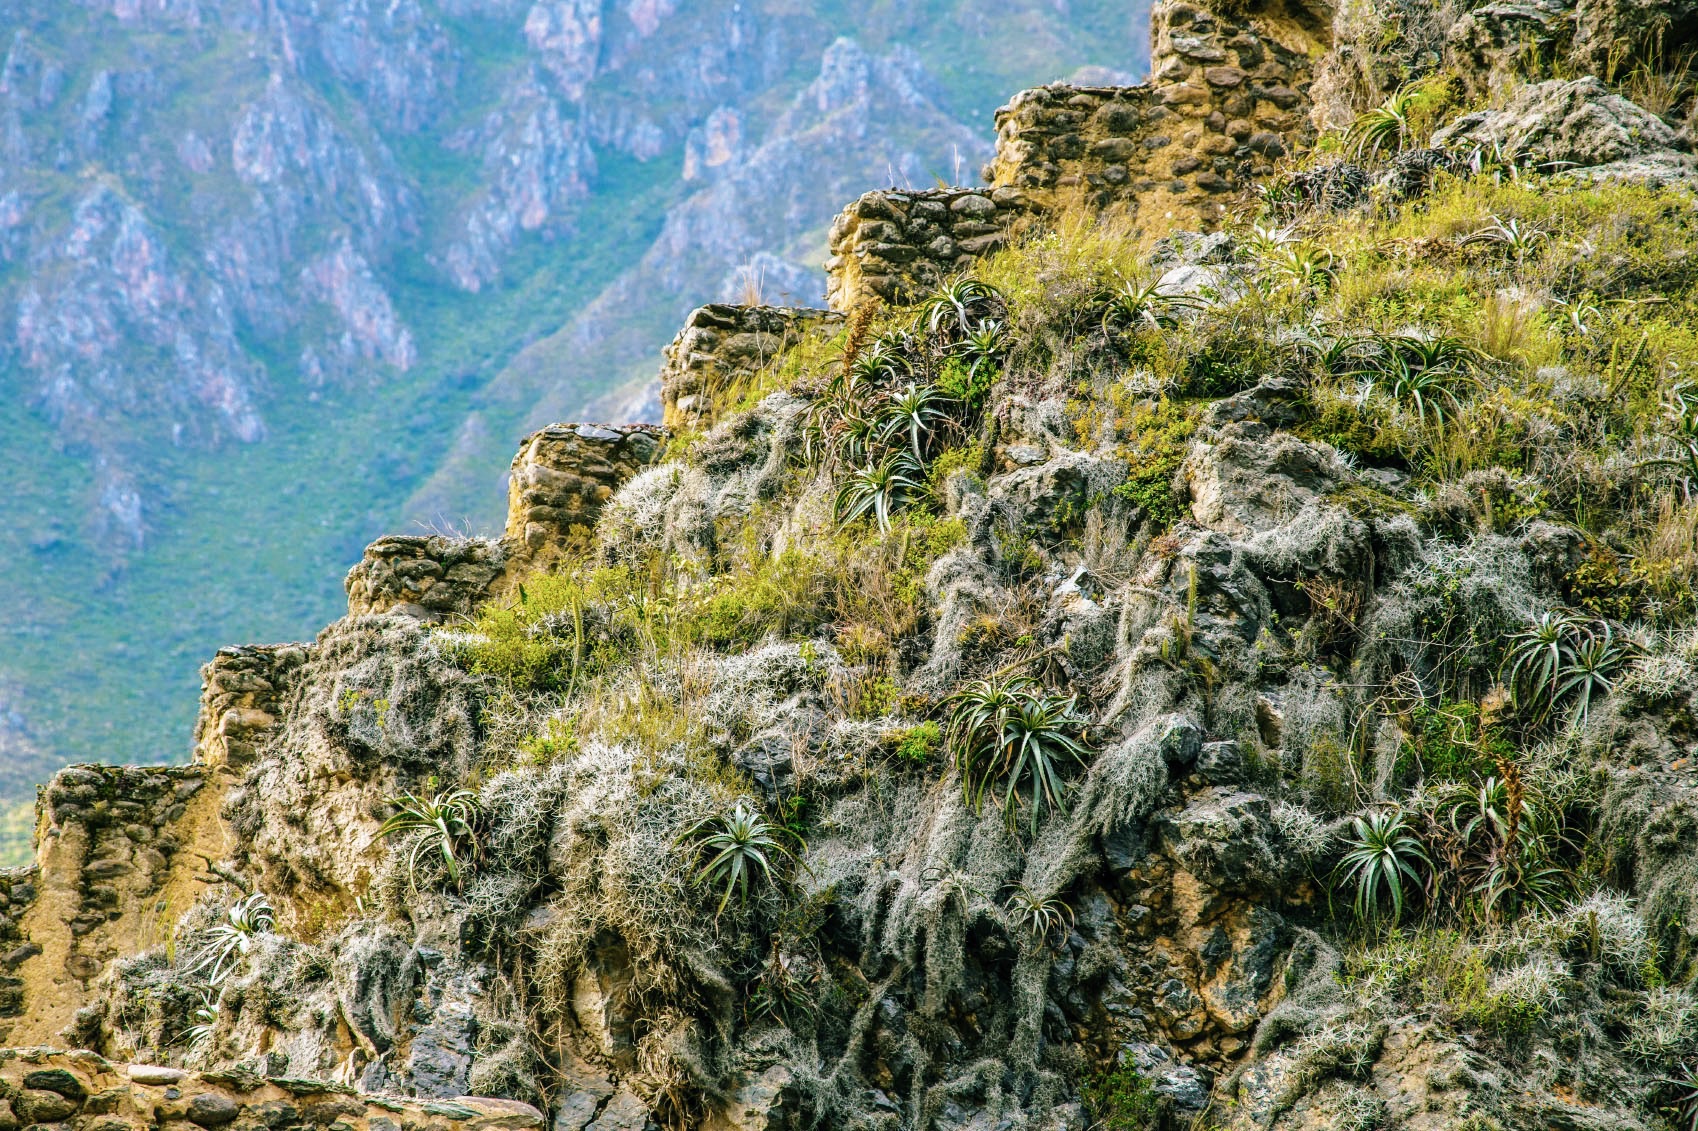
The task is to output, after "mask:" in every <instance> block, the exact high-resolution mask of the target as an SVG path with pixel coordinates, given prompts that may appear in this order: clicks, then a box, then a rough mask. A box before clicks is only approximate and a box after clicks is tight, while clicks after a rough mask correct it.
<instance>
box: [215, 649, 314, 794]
mask: <svg viewBox="0 0 1698 1131" xmlns="http://www.w3.org/2000/svg"><path fill="white" fill-rule="evenodd" d="M311 649H312V645H310V644H245V645H240V646H237V647H232V648H220V649H219V650H218V654H217V655H216V656H214V657H213V658H212V660H211V661H210V662H208V663H206V664H203V665H202V666H201V669H200V679H201V687H200V714H199V715H198V717H197V718H196V719H195V755H194V760H195V761H196V762H197V763H199V764H201V765H205V766H230V767H233V768H237V769H240V768H242V767H244V766H246V765H248V763H250V762H252V761H253V759H254V755H255V754H256V753H257V752H258V750H259V747H260V746H261V745H262V744H263V743H264V742H265V740H266V739H267V738H269V737H270V736H271V732H272V731H273V729H274V728H275V727H276V726H277V719H278V716H279V715H280V714H281V712H282V706H283V699H284V695H285V688H286V681H287V679H288V676H289V673H290V672H292V671H294V670H295V669H296V668H298V667H300V666H301V664H303V663H305V662H306V658H307V655H308V653H309V652H310V651H311Z"/></svg>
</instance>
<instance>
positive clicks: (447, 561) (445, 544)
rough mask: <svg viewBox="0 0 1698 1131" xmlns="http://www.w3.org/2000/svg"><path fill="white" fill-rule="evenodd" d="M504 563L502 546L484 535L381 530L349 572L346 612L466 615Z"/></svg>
mask: <svg viewBox="0 0 1698 1131" xmlns="http://www.w3.org/2000/svg"><path fill="white" fill-rule="evenodd" d="M506 564H507V549H506V547H504V546H503V545H502V544H501V543H500V542H496V541H493V540H491V539H488V538H445V537H443V536H441V535H436V534H432V535H428V536H419V535H406V534H390V535H386V536H384V537H382V538H379V539H378V540H377V541H375V542H373V543H372V544H371V545H369V546H367V547H366V551H365V554H364V556H362V557H361V558H360V560H359V562H358V564H356V565H355V566H354V568H353V569H351V570H349V571H348V578H347V581H346V582H344V586H345V587H346V589H347V591H348V615H349V616H356V617H357V616H366V615H369V614H373V613H388V612H401V613H407V614H409V615H411V616H414V617H417V618H419V619H420V620H429V621H441V620H446V619H449V618H451V617H453V616H455V615H470V614H471V613H472V612H473V610H475V609H476V608H477V606H478V605H480V604H482V603H483V602H484V600H486V599H487V598H488V597H489V595H490V591H491V589H492V587H493V586H494V585H495V582H496V580H497V579H498V578H500V576H501V573H502V570H503V569H504V568H505V566H506Z"/></svg>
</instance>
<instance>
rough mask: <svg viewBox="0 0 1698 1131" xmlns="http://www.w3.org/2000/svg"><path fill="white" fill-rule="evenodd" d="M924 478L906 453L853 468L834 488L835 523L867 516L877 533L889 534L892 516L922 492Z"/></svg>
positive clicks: (920, 466)
mask: <svg viewBox="0 0 1698 1131" xmlns="http://www.w3.org/2000/svg"><path fill="white" fill-rule="evenodd" d="M924 477H925V465H924V464H922V463H921V462H920V461H919V460H918V459H916V458H914V457H913V456H912V455H910V454H909V453H908V452H907V451H905V450H903V451H894V452H889V453H887V454H886V455H885V456H884V458H883V459H881V460H879V461H878V462H877V463H870V464H868V465H867V466H865V467H860V468H856V469H855V470H853V471H851V472H850V473H849V474H848V476H847V477H846V478H845V479H844V481H843V485H842V486H841V487H839V488H838V489H837V501H836V510H837V522H838V524H839V525H844V524H847V523H850V522H853V521H855V520H856V519H858V518H864V517H866V516H869V515H870V516H872V518H873V520H874V522H876V523H877V524H878V528H879V531H880V532H881V533H885V534H888V533H889V532H890V519H891V516H892V515H893V514H895V513H896V512H897V511H899V510H901V509H902V508H903V507H905V506H907V505H908V504H909V503H910V502H912V501H913V500H914V499H916V498H918V497H919V496H920V495H921V494H923V493H924V492H925V489H926V484H925V478H924Z"/></svg>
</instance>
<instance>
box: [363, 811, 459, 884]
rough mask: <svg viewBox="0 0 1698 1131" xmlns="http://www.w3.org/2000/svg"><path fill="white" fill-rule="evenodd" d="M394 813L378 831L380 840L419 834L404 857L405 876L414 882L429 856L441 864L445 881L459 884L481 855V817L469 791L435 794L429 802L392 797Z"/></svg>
mask: <svg viewBox="0 0 1698 1131" xmlns="http://www.w3.org/2000/svg"><path fill="white" fill-rule="evenodd" d="M388 804H389V805H391V806H393V807H394V808H395V810H396V811H395V813H394V814H393V815H391V816H390V818H389V819H388V820H386V821H384V822H383V824H382V826H380V827H379V828H378V830H377V835H378V836H379V837H380V838H388V837H392V836H396V835H398V834H402V833H418V834H420V835H418V836H417V837H415V838H414V839H413V843H412V847H411V849H409V851H408V853H407V874H408V875H409V876H411V877H414V878H415V879H416V878H417V876H418V873H419V864H420V862H421V861H422V860H423V859H424V858H425V857H426V856H428V855H430V854H431V853H432V852H434V853H435V854H436V855H437V856H438V857H439V858H440V859H441V861H442V866H443V868H444V869H445V870H446V871H447V873H448V879H449V880H450V881H451V882H453V883H455V884H458V883H459V882H460V877H461V874H462V872H463V871H464V869H465V868H466V867H467V866H468V865H469V864H471V863H473V862H475V861H476V860H477V858H478V856H479V854H480V852H481V847H480V845H479V843H478V836H477V822H478V818H479V817H480V816H481V815H482V808H481V806H480V805H479V803H478V796H477V794H475V793H473V792H472V791H471V790H469V789H460V790H454V791H452V792H443V793H438V794H436V795H435V796H433V797H431V798H429V799H428V800H427V799H425V798H422V797H419V796H417V795H415V794H411V793H403V794H401V795H400V796H398V797H391V798H389V800H388Z"/></svg>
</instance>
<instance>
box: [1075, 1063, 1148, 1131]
mask: <svg viewBox="0 0 1698 1131" xmlns="http://www.w3.org/2000/svg"><path fill="white" fill-rule="evenodd" d="M1084 1092H1085V1104H1086V1106H1088V1107H1089V1108H1090V1110H1091V1114H1092V1115H1093V1116H1095V1117H1096V1120H1097V1126H1100V1127H1102V1128H1104V1129H1105V1131H1149V1129H1151V1128H1154V1127H1157V1126H1160V1122H1159V1121H1160V1119H1161V1115H1162V1107H1161V1098H1160V1097H1159V1096H1157V1095H1156V1090H1155V1088H1154V1087H1152V1086H1151V1085H1150V1082H1149V1080H1147V1079H1145V1078H1144V1076H1143V1075H1142V1074H1141V1073H1140V1072H1139V1071H1138V1070H1137V1069H1136V1068H1135V1067H1133V1066H1132V1065H1130V1064H1119V1065H1116V1066H1114V1067H1112V1068H1109V1069H1106V1070H1104V1071H1101V1072H1098V1073H1095V1074H1093V1075H1092V1076H1090V1077H1089V1078H1088V1079H1087V1080H1086V1081H1085V1087H1084Z"/></svg>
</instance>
